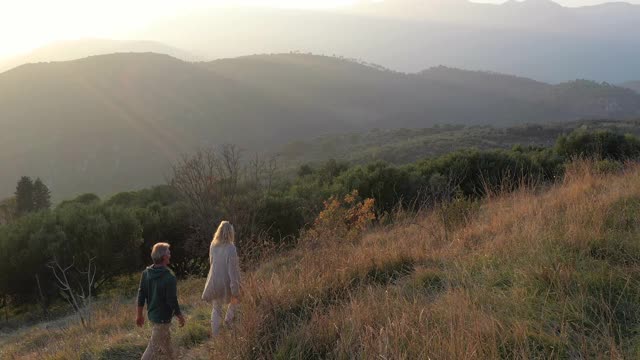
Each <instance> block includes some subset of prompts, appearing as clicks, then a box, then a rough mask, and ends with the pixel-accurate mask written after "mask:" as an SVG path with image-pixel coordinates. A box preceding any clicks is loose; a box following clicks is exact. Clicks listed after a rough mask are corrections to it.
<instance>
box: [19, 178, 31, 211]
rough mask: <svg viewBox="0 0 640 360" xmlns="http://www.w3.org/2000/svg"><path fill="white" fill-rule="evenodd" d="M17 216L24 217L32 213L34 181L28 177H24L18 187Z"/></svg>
mask: <svg viewBox="0 0 640 360" xmlns="http://www.w3.org/2000/svg"><path fill="white" fill-rule="evenodd" d="M15 195H16V215H17V216H22V215H24V214H27V213H30V212H32V211H33V210H34V208H33V181H32V180H31V178H30V177H28V176H23V177H21V178H20V180H19V181H18V185H17V186H16V192H15Z"/></svg>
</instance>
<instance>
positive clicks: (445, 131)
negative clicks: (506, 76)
mask: <svg viewBox="0 0 640 360" xmlns="http://www.w3.org/2000/svg"><path fill="white" fill-rule="evenodd" d="M573 131H610V132H614V133H621V134H633V135H636V136H638V135H640V122H639V121H637V120H636V121H619V120H618V121H616V120H585V121H572V122H565V123H545V124H527V125H520V126H512V127H505V128H500V127H493V126H481V125H477V126H464V125H435V126H433V127H430V128H420V129H373V130H369V131H365V132H352V133H345V134H331V135H324V136H320V137H317V138H314V139H310V140H305V141H302V140H298V141H293V142H290V143H287V144H285V145H284V146H281V147H277V148H276V150H274V153H276V154H278V156H279V160H281V164H282V166H283V167H284V168H289V167H292V166H299V165H301V164H305V163H318V162H322V161H326V160H327V159H332V158H333V159H336V160H340V161H346V162H349V163H356V164H366V163H369V162H374V161H386V162H388V163H390V164H408V163H411V162H414V161H417V160H419V159H422V158H425V157H435V156H440V155H444V154H447V153H450V152H452V151H458V150H463V149H479V150H492V149H511V148H513V147H514V146H524V147H527V146H532V147H551V146H553V144H554V143H555V141H556V139H557V138H558V137H559V136H562V135H566V134H569V133H571V132H573Z"/></svg>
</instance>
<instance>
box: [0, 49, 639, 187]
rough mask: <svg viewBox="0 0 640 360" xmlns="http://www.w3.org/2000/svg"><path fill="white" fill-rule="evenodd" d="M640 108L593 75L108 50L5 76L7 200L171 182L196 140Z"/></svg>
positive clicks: (250, 146)
mask: <svg viewBox="0 0 640 360" xmlns="http://www.w3.org/2000/svg"><path fill="white" fill-rule="evenodd" d="M639 114H640V95H639V94H636V93H635V92H633V91H631V90H628V89H623V88H618V87H614V86H611V85H607V84H598V83H594V82H589V81H575V82H570V83H563V84H559V85H548V84H544V83H539V82H535V81H531V80H527V79H522V78H517V77H511V76H505V75H500V74H494V73H483V72H468V71H463V70H455V69H448V68H435V69H430V70H427V71H425V72H423V73H419V74H403V73H397V72H392V71H389V70H384V69H381V68H379V67H373V66H369V65H365V64H360V63H357V62H353V61H348V60H345V59H341V58H335V57H325V56H313V55H300V54H281V55H261V56H249V57H242V58H236V59H226V60H218V61H213V62H202V63H189V62H184V61H181V60H178V59H175V58H172V57H170V56H166V55H158V54H151V53H147V54H112V55H103V56H93V57H89V58H85V59H80V60H75V61H68V62H53V63H41V64H30V65H23V66H20V67H18V68H15V69H13V70H10V71H7V72H5V73H2V74H0V128H1V129H2V132H1V133H0V144H1V146H2V149H1V150H2V151H1V152H0V163H1V164H2V172H1V173H0V197H4V196H8V195H9V194H11V193H12V192H13V190H14V186H15V182H16V181H17V179H18V178H19V177H20V176H21V175H30V176H40V177H42V178H43V180H44V181H45V183H47V184H49V185H50V187H51V189H52V191H53V193H54V194H55V195H56V198H57V199H60V198H62V197H67V196H70V195H72V194H78V193H84V192H96V193H98V194H109V193H113V192H117V191H123V190H129V189H132V188H136V187H143V186H149V185H152V184H158V183H163V182H164V181H165V180H166V179H165V177H166V175H167V171H168V169H169V164H170V162H171V161H173V160H174V159H176V158H177V157H178V156H180V154H182V153H186V152H190V151H193V149H195V148H196V147H201V146H210V145H212V146H215V145H220V144H222V143H236V144H239V145H241V146H243V147H245V148H246V149H247V150H250V151H254V150H264V149H266V148H270V147H273V146H276V145H280V144H283V143H287V142H290V141H293V140H295V139H305V138H311V137H315V136H319V135H322V134H328V133H345V132H353V131H364V130H367V129H371V128H375V127H378V128H403V127H404V128H416V127H429V126H431V125H434V124H444V123H451V124H463V125H473V124H493V125H513V124H521V123H525V122H537V121H567V120H574V119H580V118H593V117H595V118H620V119H622V118H628V117H634V116H638V115H639Z"/></svg>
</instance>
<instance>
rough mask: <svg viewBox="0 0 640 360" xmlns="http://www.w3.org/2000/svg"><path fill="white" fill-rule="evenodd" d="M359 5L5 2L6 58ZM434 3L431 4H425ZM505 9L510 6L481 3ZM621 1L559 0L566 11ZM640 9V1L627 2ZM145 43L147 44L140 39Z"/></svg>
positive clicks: (2, 39)
mask: <svg viewBox="0 0 640 360" xmlns="http://www.w3.org/2000/svg"><path fill="white" fill-rule="evenodd" d="M356 1H357V0H109V1H105V0H55V1H53V0H0V58H2V57H10V56H14V55H18V54H21V53H26V52H28V51H30V50H33V49H35V48H37V47H40V46H43V45H46V44H48V43H51V42H55V41H61V40H73V39H80V38H115V39H119V38H120V39H121V38H127V36H126V35H127V33H131V32H133V31H135V30H138V29H141V28H144V27H145V26H147V25H148V24H150V23H152V22H153V21H154V20H156V19H159V18H162V17H165V16H170V15H175V14H179V13H180V12H187V11H192V10H194V9H198V8H203V7H210V6H215V5H230V6H235V5H258V6H269V7H284V8H312V9H313V8H335V7H340V6H346V5H349V4H352V3H354V2H356ZM425 1H428V0H425ZM478 1H479V2H493V3H501V2H504V0H478ZM612 1H619V0H609V1H607V0H557V2H558V3H561V4H562V5H565V6H582V5H593V4H597V3H603V2H612ZM627 1H628V2H633V3H638V4H640V0H627ZM140 40H144V39H140Z"/></svg>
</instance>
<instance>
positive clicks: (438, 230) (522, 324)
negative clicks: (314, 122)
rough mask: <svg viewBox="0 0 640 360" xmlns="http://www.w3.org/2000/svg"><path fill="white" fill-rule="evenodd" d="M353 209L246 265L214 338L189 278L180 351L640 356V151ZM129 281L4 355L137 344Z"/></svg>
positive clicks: (333, 211)
mask: <svg viewBox="0 0 640 360" xmlns="http://www.w3.org/2000/svg"><path fill="white" fill-rule="evenodd" d="M353 206H355V207H357V208H360V209H363V208H364V207H366V206H365V204H364V203H363V204H355V205H353ZM343 211H347V213H349V211H348V209H344V210H340V207H335V206H331V205H330V204H329V205H328V206H327V207H326V208H325V211H324V212H323V213H322V214H321V215H320V216H319V218H318V220H317V221H316V223H315V225H314V227H313V228H312V229H311V230H310V231H309V232H308V233H307V234H306V235H305V236H303V237H302V238H301V240H300V242H299V244H298V246H297V247H296V248H295V249H293V250H290V251H289V252H287V253H284V254H281V255H276V256H274V257H272V258H271V259H269V260H266V261H264V262H263V263H261V264H259V265H257V266H255V267H250V268H249V269H248V270H247V272H246V273H245V274H244V279H243V283H244V285H243V290H242V291H243V294H242V304H243V305H242V313H241V316H240V321H239V323H238V324H237V327H236V328H235V330H234V331H231V332H226V333H224V335H222V336H221V337H220V338H218V339H216V340H215V341H209V340H208V339H207V332H208V321H209V312H210V309H209V307H208V306H207V305H206V304H204V303H202V302H201V301H200V300H199V297H200V292H201V288H202V286H203V284H204V279H192V280H188V281H183V282H181V284H180V285H181V287H180V297H181V300H182V301H183V302H184V304H185V306H184V309H185V312H186V313H187V314H188V325H187V327H185V328H183V329H178V328H175V329H174V341H175V342H176V346H178V347H179V349H180V353H181V355H182V356H183V357H184V358H193V359H207V358H211V357H215V358H246V359H255V358H277V359H289V358H296V359H298V358H301V359H311V358H345V359H346V358H361V359H371V358H393V359H402V358H420V359H422V358H428V357H429V358H435V359H495V358H505V359H507V358H508V359H514V358H515V359H531V358H545V359H566V358H589V359H596V358H629V359H632V358H638V356H640V339H639V338H638V335H637V334H638V330H639V328H638V327H639V325H640V312H639V311H638V309H639V308H640V307H639V306H638V299H639V296H640V283H638V275H639V273H640V245H639V244H640V243H639V239H640V220H638V219H640V216H639V215H640V167H638V166H637V165H632V166H630V167H628V168H627V169H626V170H625V171H623V172H621V173H615V174H603V173H602V172H601V171H598V170H596V169H595V168H594V166H593V165H592V164H591V163H589V162H576V163H573V164H572V165H570V166H569V167H568V169H567V171H566V173H565V177H564V180H563V181H561V182H559V183H558V184H557V185H553V186H550V187H548V188H545V189H530V188H528V189H527V188H522V189H520V190H518V191H516V192H513V193H510V194H504V195H496V196H490V197H489V198H487V199H486V200H482V201H480V202H469V201H463V200H459V201H455V202H453V203H450V204H449V205H443V206H440V207H436V208H434V209H432V210H428V211H423V212H421V213H419V214H417V215H416V214H402V213H398V214H396V216H395V221H394V222H393V223H392V224H387V225H384V224H383V223H381V224H379V225H376V226H374V227H372V228H368V229H367V228H362V227H359V226H354V225H353V224H354V223H353V222H351V223H350V224H352V225H351V227H345V226H347V225H344V224H345V223H343V222H342V221H340V218H341V216H343V215H345V213H344V212H343ZM364 213H366V211H365V212H364ZM365 218H366V216H365ZM358 223H360V222H358V221H356V222H355V224H358ZM122 290H123V292H124V293H126V294H128V295H127V296H123V297H120V298H119V297H117V296H116V297H114V298H113V299H112V300H104V302H103V303H102V304H100V305H99V309H98V310H97V312H96V316H95V323H94V325H93V328H92V330H91V331H88V332H87V331H84V330H83V329H82V328H81V327H80V325H79V324H77V323H76V322H74V321H70V322H68V323H66V324H65V323H50V324H47V325H41V326H36V327H33V328H28V329H24V330H23V331H21V332H18V333H16V334H15V335H13V336H10V337H8V338H5V339H4V341H3V345H2V348H1V350H0V354H2V357H3V358H8V359H13V358H34V359H35V358H42V356H43V355H44V356H45V358H51V359H63V358H64V359H86V358H101V359H124V358H132V357H136V356H139V355H140V354H141V352H142V351H143V349H144V347H145V344H146V339H147V337H148V335H149V328H145V329H136V328H134V321H133V320H134V317H133V314H134V307H133V301H132V299H131V296H132V294H133V292H134V291H135V279H134V280H133V281H132V283H131V284H130V285H126V286H124V285H123V287H122ZM78 349H81V350H80V351H78Z"/></svg>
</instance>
